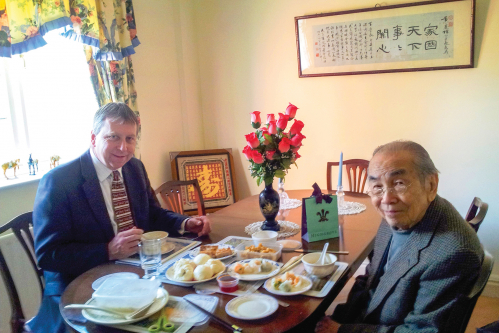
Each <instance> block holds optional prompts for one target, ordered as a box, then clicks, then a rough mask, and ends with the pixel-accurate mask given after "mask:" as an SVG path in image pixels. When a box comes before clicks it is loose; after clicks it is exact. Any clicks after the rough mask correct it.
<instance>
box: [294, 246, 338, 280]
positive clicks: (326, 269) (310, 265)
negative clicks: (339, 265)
mask: <svg viewBox="0 0 499 333" xmlns="http://www.w3.org/2000/svg"><path fill="white" fill-rule="evenodd" d="M326 255H327V256H329V259H331V263H330V264H326V265H321V264H316V262H317V260H319V257H320V256H321V253H320V252H314V253H309V254H306V255H304V256H303V258H302V259H301V260H302V261H303V266H305V270H306V271H307V272H308V273H309V274H312V275H315V276H317V277H324V276H326V275H329V274H331V273H332V272H333V270H334V263H335V262H336V260H338V258H337V257H336V256H335V255H334V254H330V253H326Z"/></svg>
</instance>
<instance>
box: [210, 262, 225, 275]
mask: <svg viewBox="0 0 499 333" xmlns="http://www.w3.org/2000/svg"><path fill="white" fill-rule="evenodd" d="M205 265H207V266H210V268H211V270H212V271H213V274H218V273H220V272H222V271H223V270H224V269H225V265H224V264H223V262H221V261H220V260H218V259H210V260H208V261H207V262H206V264H205Z"/></svg>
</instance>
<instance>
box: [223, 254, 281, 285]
mask: <svg viewBox="0 0 499 333" xmlns="http://www.w3.org/2000/svg"><path fill="white" fill-rule="evenodd" d="M281 267H282V263H280V262H275V261H272V260H268V259H245V260H240V261H236V262H234V263H232V264H231V265H230V266H229V267H228V269H227V271H228V272H229V273H237V274H239V280H242V281H257V280H264V279H268V278H270V277H272V276H274V275H276V274H277V273H279V270H280V269H281Z"/></svg>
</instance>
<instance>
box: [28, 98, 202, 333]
mask: <svg viewBox="0 0 499 333" xmlns="http://www.w3.org/2000/svg"><path fill="white" fill-rule="evenodd" d="M137 133H138V119H137V117H136V116H135V114H134V112H133V111H132V110H131V109H130V108H129V107H128V106H127V105H126V104H123V103H110V104H107V105H105V106H103V107H101V108H100V109H99V110H98V111H97V113H96V114H95V117H94V126H93V130H92V135H91V147H90V149H89V150H88V151H87V152H85V153H84V154H83V155H82V156H80V157H79V158H78V159H76V160H74V161H71V162H69V163H67V164H66V165H61V166H59V167H57V168H55V169H53V170H52V171H50V172H49V173H48V174H46V175H45V176H44V177H43V178H42V180H41V181H40V184H39V186H38V192H37V194H36V199H35V205H34V209H33V224H34V234H35V250H36V255H37V258H38V264H39V266H40V267H41V268H42V269H43V270H44V276H45V282H46V286H45V291H44V297H43V300H42V306H41V308H40V311H39V313H38V315H37V316H36V317H35V318H34V319H33V320H32V321H31V322H30V323H29V324H28V325H29V327H30V329H31V330H32V331H35V332H50V333H52V332H64V331H65V326H64V323H63V320H62V317H61V315H60V312H59V304H58V303H59V299H60V295H61V294H62V292H63V291H64V289H65V288H66V286H67V285H68V284H69V283H70V282H71V281H72V280H73V279H74V278H76V277H77V276H79V275H80V274H82V273H83V272H85V271H87V270H89V269H91V268H93V267H95V266H97V265H100V264H102V263H105V262H108V261H110V260H116V259H123V258H126V257H128V256H130V255H132V254H134V253H136V252H137V250H138V243H139V241H140V238H141V235H142V233H143V232H144V231H151V230H164V231H168V232H170V233H171V234H173V235H179V234H182V233H184V232H185V231H188V232H195V233H198V235H199V236H201V235H205V234H208V233H209V232H210V222H209V220H208V219H207V218H206V217H205V216H201V217H195V218H188V217H187V216H183V215H180V214H176V213H174V212H172V211H168V210H165V209H162V208H161V207H160V206H159V204H158V203H157V201H156V199H155V197H154V193H153V192H152V190H151V186H150V183H149V178H148V177H147V173H146V170H145V168H144V165H143V164H142V162H141V161H139V160H138V159H136V158H134V157H133V153H134V151H135V145H136V140H137Z"/></svg>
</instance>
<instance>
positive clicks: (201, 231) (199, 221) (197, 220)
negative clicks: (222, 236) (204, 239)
mask: <svg viewBox="0 0 499 333" xmlns="http://www.w3.org/2000/svg"><path fill="white" fill-rule="evenodd" d="M185 231H188V232H196V233H197V234H198V236H204V235H208V234H209V233H210V232H211V224H210V220H209V219H208V218H207V217H206V216H197V217H191V218H190V219H188V220H187V222H186V223H185Z"/></svg>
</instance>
